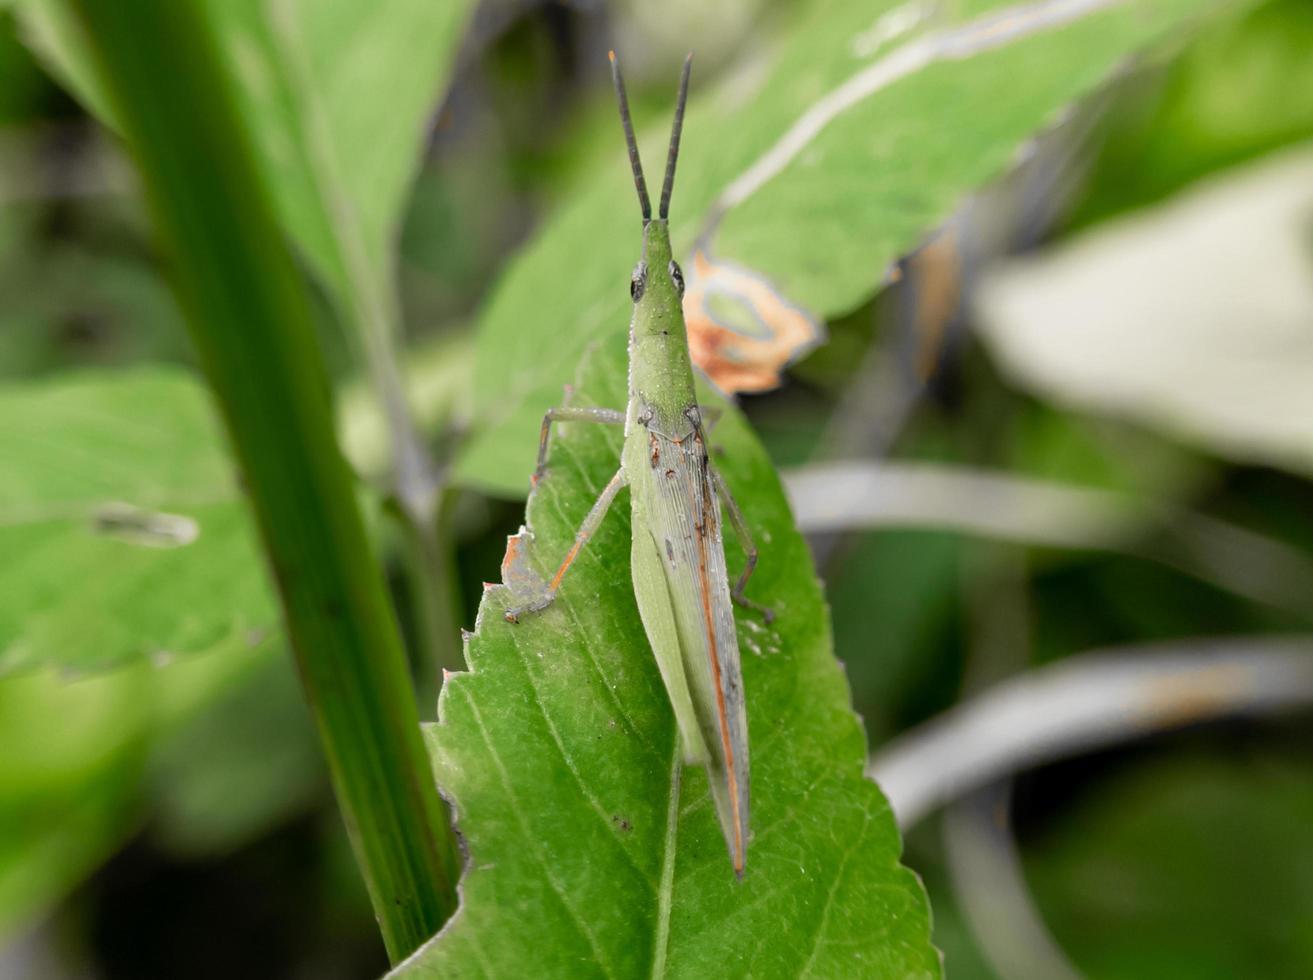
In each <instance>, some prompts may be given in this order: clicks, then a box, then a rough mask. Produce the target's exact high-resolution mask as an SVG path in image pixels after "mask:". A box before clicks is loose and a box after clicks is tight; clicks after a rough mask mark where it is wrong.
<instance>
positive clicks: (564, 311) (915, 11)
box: [461, 0, 1210, 493]
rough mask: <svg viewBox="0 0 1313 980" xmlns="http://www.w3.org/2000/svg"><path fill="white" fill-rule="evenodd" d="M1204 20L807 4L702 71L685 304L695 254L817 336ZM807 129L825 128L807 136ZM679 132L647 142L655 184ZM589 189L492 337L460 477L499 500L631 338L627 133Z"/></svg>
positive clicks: (530, 260)
mask: <svg viewBox="0 0 1313 980" xmlns="http://www.w3.org/2000/svg"><path fill="white" fill-rule="evenodd" d="M1208 6H1210V4H1208V3H1206V2H1201V0H1128V2H1124V3H1107V2H1098V0H1096V2H1083V0H1050V2H1047V3H1039V4H1031V5H1017V6H1010V5H1007V4H1005V3H1002V2H983V0H981V2H972V3H969V4H966V3H964V4H958V5H954V7H953V9H952V10H951V11H946V10H944V8H943V7H941V6H938V5H932V4H925V5H916V4H913V5H904V6H902V7H898V8H897V9H896V10H895V9H892V8H894V4H893V3H891V2H890V3H886V4H884V5H883V8H884V12H883V13H881V12H880V11H879V10H872V9H871V6H870V5H864V4H849V3H839V2H837V0H836V2H830V3H816V4H812V5H809V6H808V8H807V11H806V13H805V14H804V15H802V16H800V17H799V18H798V19H797V21H796V22H795V23H793V24H791V25H790V28H789V30H788V32H787V33H786V34H784V35H782V37H781V39H780V43H779V44H778V45H777V46H776V47H775V48H773V49H772V52H771V54H770V55H768V56H767V57H766V60H765V62H764V64H754V65H752V66H750V69H749V67H745V68H744V69H742V70H741V71H739V72H730V73H729V74H728V75H727V76H726V77H725V79H724V81H723V82H722V83H721V84H720V85H719V86H718V87H716V88H712V89H710V90H708V89H707V88H705V87H702V86H700V85H699V84H698V82H697V75H698V71H697V69H695V72H694V75H695V78H694V84H693V96H692V102H691V104H690V106H689V112H688V118H687V121H686V124H685V127H684V139H683V143H682V145H681V157H680V164H679V178H678V180H677V182H676V188H675V195H674V200H673V204H672V208H671V210H672V222H673V224H672V237H673V239H674V242H675V247H676V250H677V252H679V253H680V258H681V259H682V260H684V262H683V264H684V268H685V271H686V273H688V274H689V278H690V295H691V294H692V293H693V286H694V282H693V279H694V277H695V275H696V267H695V264H694V263H692V262H690V261H687V257H688V256H689V253H690V252H692V251H693V249H694V245H695V242H696V243H697V244H698V247H700V248H702V249H703V250H705V251H706V252H707V254H709V255H710V256H711V258H712V259H713V260H715V261H716V262H719V263H722V264H723V263H726V262H729V263H732V264H733V266H734V267H746V268H748V269H751V270H754V271H755V272H756V273H757V274H758V275H759V276H761V277H764V279H765V280H767V281H768V283H769V284H771V285H772V286H773V288H774V290H775V294H776V302H777V303H778V305H779V307H780V308H787V307H793V306H796V307H801V308H803V309H805V310H806V311H808V312H809V313H810V314H811V315H813V316H814V317H818V318H828V317H831V316H834V315H837V314H840V313H843V312H846V311H848V310H850V309H852V308H854V307H855V306H857V305H858V304H860V303H861V302H862V301H863V300H864V299H866V298H867V297H869V296H870V295H871V294H872V293H874V292H875V291H876V290H877V289H878V288H879V287H880V286H881V284H882V282H883V280H884V275H885V271H886V270H887V269H888V268H889V267H890V265H891V263H893V261H894V260H895V259H897V258H898V257H899V256H900V255H902V254H904V253H905V252H907V251H908V250H910V249H912V248H913V247H914V246H915V245H916V244H917V243H918V242H919V241H920V240H921V238H922V236H923V235H925V233H926V232H927V231H928V230H929V229H931V228H933V227H934V226H935V225H936V224H938V223H940V222H942V221H943V220H945V219H946V218H947V217H948V216H949V215H951V214H952V213H953V211H954V210H955V209H956V208H957V207H958V206H959V205H960V204H961V203H962V201H963V199H964V198H965V197H966V195H967V194H969V193H970V192H971V191H973V190H974V189H976V188H978V187H980V186H981V185H982V184H984V183H986V182H987V181H989V180H991V179H992V178H994V177H996V176H998V175H999V174H1001V173H1002V172H1004V171H1005V170H1006V169H1007V168H1008V166H1009V165H1010V163H1011V162H1012V160H1013V159H1014V158H1015V156H1016V154H1017V153H1018V152H1019V151H1020V150H1021V149H1022V148H1023V147H1024V145H1025V143H1026V141H1027V140H1028V139H1030V138H1031V137H1033V136H1034V135H1035V134H1036V133H1037V132H1039V131H1040V130H1042V129H1043V128H1044V127H1045V126H1047V125H1049V124H1051V123H1052V122H1053V120H1054V119H1055V118H1057V116H1058V115H1059V113H1060V110H1061V109H1062V108H1063V107H1064V106H1067V105H1069V104H1070V103H1071V102H1073V101H1074V100H1076V99H1078V98H1080V97H1081V96H1082V95H1083V94H1085V93H1088V92H1089V91H1091V90H1092V89H1093V88H1094V87H1095V86H1097V85H1098V84H1099V83H1100V82H1102V81H1103V80H1104V79H1106V78H1107V77H1108V76H1109V75H1110V74H1111V73H1112V72H1113V70H1114V69H1115V68H1116V66H1117V65H1118V64H1119V63H1121V61H1122V60H1123V59H1124V58H1125V57H1126V56H1127V55H1128V54H1129V53H1131V52H1133V51H1135V50H1136V49H1138V48H1140V47H1141V46H1143V45H1145V44H1147V43H1149V42H1151V41H1152V40H1154V39H1156V38H1159V37H1161V36H1163V34H1164V33H1165V32H1167V31H1168V30H1170V29H1172V28H1174V27H1178V26H1179V25H1180V24H1181V23H1182V22H1183V21H1184V20H1185V19H1186V18H1187V17H1188V16H1189V15H1191V14H1192V13H1194V12H1197V11H1199V10H1201V9H1204V8H1205V7H1208ZM1005 12H1007V13H1008V14H1009V16H1004V13H1005ZM621 54H622V55H623V54H624V52H621ZM863 83H865V85H863ZM672 95H673V91H672ZM830 109H838V111H837V112H830V111H829V110H830ZM809 113H810V115H809ZM811 119H816V120H819V122H820V123H821V125H819V126H818V127H815V129H814V131H808V130H807V126H806V122H807V120H811ZM667 125H668V124H667V123H666V122H665V121H664V120H663V121H662V123H661V125H659V126H658V127H657V128H656V130H655V131H652V132H648V133H646V134H645V138H644V139H643V140H642V141H641V142H642V149H643V157H644V159H645V160H646V161H647V166H648V169H649V170H650V171H653V172H655V171H657V170H658V168H659V167H660V165H661V161H662V159H663V157H664V150H665V140H666V138H667V133H668V130H667ZM808 132H812V135H810V136H808ZM795 137H796V138H795ZM777 163H778V164H779V166H778V167H775V166H774V165H775V164H777ZM754 168H761V169H754ZM649 177H650V179H652V180H654V181H655V180H656V179H657V178H656V177H655V176H653V175H652V174H649ZM585 186H586V187H587V190H586V191H584V192H582V193H580V194H579V195H578V196H577V197H576V198H575V199H574V200H573V201H572V202H571V203H570V204H569V205H568V206H567V207H565V208H564V209H563V210H562V211H561V212H560V213H559V214H558V215H557V216H556V218H555V219H554V220H553V221H552V222H550V223H549V224H548V225H547V227H546V228H545V229H544V230H543V232H542V234H541V235H540V236H539V237H538V239H537V241H536V242H535V243H534V244H533V245H532V246H531V247H530V248H529V249H528V250H527V251H526V252H525V253H524V255H523V257H522V258H521V260H520V261H519V262H518V263H516V264H515V265H514V266H513V267H512V269H511V270H510V271H509V272H508V274H507V275H506V277H505V279H504V280H503V282H502V284H501V287H500V288H499V289H498V290H497V292H496V294H495V295H494V296H493V298H492V300H491V302H490V303H489V305H488V307H487V310H486V312H485V314H484V316H483V319H482V322H481V329H480V336H479V344H480V349H479V360H478V368H477V374H476V378H475V387H476V399H477V402H478V405H479V408H480V410H481V412H482V413H483V415H484V417H485V419H486V421H487V423H488V424H487V427H486V430H485V431H484V433H483V436H482V437H481V438H480V439H478V440H477V441H476V442H475V444H474V445H473V446H472V447H471V448H470V451H469V452H468V454H467V456H466V457H465V459H464V461H463V463H462V467H461V472H462V474H463V475H464V476H465V477H466V478H467V479H469V480H471V481H474V482H476V483H479V484H482V485H484V486H487V487H491V488H494V489H497V490H499V491H504V492H514V493H522V492H523V488H524V483H523V477H524V474H525V473H526V472H527V471H528V468H529V466H530V465H531V462H532V455H533V433H534V432H535V430H536V428H537V425H538V423H539V421H540V420H541V418H542V412H543V410H544V409H545V408H547V407H548V406H549V405H550V404H552V403H553V402H555V401H557V400H559V397H560V389H561V385H562V383H563V381H565V380H566V379H567V378H568V377H569V376H570V373H571V371H572V368H573V365H574V364H576V363H577V361H578V358H579V356H580V354H581V353H582V352H583V350H584V349H585V348H586V347H587V345H588V344H590V343H593V342H595V341H597V340H599V339H604V338H607V337H609V336H613V335H617V334H620V335H622V334H623V333H624V330H625V325H626V323H627V321H628V315H629V314H628V310H629V299H628V294H627V284H628V281H629V272H630V268H631V266H632V263H633V262H634V261H636V260H637V258H638V252H637V247H638V227H639V223H638V211H637V205H636V203H635V201H634V192H633V188H632V186H631V184H630V181H629V174H628V167H627V165H626V164H625V162H624V158H623V143H622V140H621V138H620V135H619V127H618V125H617V127H616V135H615V144H614V150H613V152H612V153H611V154H610V156H609V158H608V159H607V160H606V161H605V162H604V165H603V166H602V167H601V169H599V171H598V172H597V173H596V174H595V177H594V179H593V180H591V181H588V182H587V183H586V184H585ZM725 208H727V210H725V211H724V214H723V217H721V218H720V220H719V221H717V220H716V216H717V214H718V213H719V212H720V211H721V210H722V209H725Z"/></svg>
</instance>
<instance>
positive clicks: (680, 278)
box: [670, 259, 684, 299]
mask: <svg viewBox="0 0 1313 980" xmlns="http://www.w3.org/2000/svg"><path fill="white" fill-rule="evenodd" d="M670 278H671V279H673V280H675V288H676V289H678V290H679V297H680V299H683V298H684V270H683V269H681V268H680V267H679V263H678V262H676V261H675V260H674V259H671V260H670Z"/></svg>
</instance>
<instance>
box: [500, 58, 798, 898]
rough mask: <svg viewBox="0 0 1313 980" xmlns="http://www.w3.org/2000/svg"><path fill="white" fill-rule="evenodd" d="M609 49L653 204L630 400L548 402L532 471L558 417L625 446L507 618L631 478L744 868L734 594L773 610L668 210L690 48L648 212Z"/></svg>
mask: <svg viewBox="0 0 1313 980" xmlns="http://www.w3.org/2000/svg"><path fill="white" fill-rule="evenodd" d="M610 58H611V76H612V79H613V81H614V82H615V90H616V99H617V101H618V102H619V104H620V121H621V123H622V125H623V126H624V131H625V143H626V145H627V146H628V149H629V163H630V166H631V167H632V168H633V171H634V186H635V188H636V189H637V191H638V203H639V206H640V207H641V209H642V212H643V255H642V258H641V259H640V260H639V262H638V265H637V266H635V268H634V274H633V278H632V279H631V280H630V283H629V293H630V296H631V297H632V298H633V301H634V313H633V318H632V319H631V320H630V324H629V409H628V411H627V412H621V411H618V410H614V409H606V408H585V407H566V408H553V409H551V410H549V411H548V412H547V414H546V416H545V417H544V418H543V426H542V434H541V437H540V439H539V443H538V466H537V468H536V470H535V471H534V477H533V482H534V485H537V483H538V481H539V480H540V479H542V477H543V474H544V473H545V472H546V465H547V440H548V435H549V433H550V431H551V426H552V423H553V422H601V423H608V424H612V425H623V426H624V427H625V444H624V450H623V452H622V454H621V458H620V468H619V470H617V471H616V474H615V476H613V477H612V478H611V481H610V482H609V483H608V484H607V485H606V488H605V489H604V490H603V491H602V493H601V496H599V497H598V498H597V502H596V503H595V504H593V508H592V510H590V511H589V513H588V516H587V517H586V518H584V522H583V524H582V525H581V526H580V528H579V531H578V533H577V534H575V539H574V545H573V546H572V547H571V548H570V551H569V553H568V554H567V555H566V556H565V560H564V561H562V562H561V565H560V568H558V569H557V571H556V574H555V575H554V576H553V577H552V580H551V582H550V583H545V582H542V581H541V580H536V581H533V580H532V579H531V577H530V576H527V575H525V574H524V573H523V571H522V570H521V571H517V570H516V569H515V567H514V566H515V565H516V560H515V556H514V554H513V553H512V552H510V551H508V555H507V563H506V569H507V572H508V575H507V584H508V585H510V586H511V589H512V593H513V594H515V595H516V596H517V598H518V599H522V600H524V601H523V602H522V603H521V604H519V605H516V606H514V607H512V608H510V609H508V610H507V612H506V618H507V619H508V620H509V621H510V622H512V623H513V622H516V621H517V620H518V618H519V617H520V616H521V615H523V614H524V613H527V612H533V611H536V610H539V609H544V608H546V607H547V606H548V605H549V604H550V603H551V602H552V600H553V599H555V598H556V593H557V590H558V589H559V588H560V586H561V581H562V579H563V578H564V577H565V573H566V571H567V570H568V569H569V568H570V565H571V564H572V563H573V562H574V560H575V558H576V557H577V556H578V555H579V552H580V551H581V550H582V549H583V548H584V546H585V545H586V544H587V543H588V540H589V538H591V537H592V535H593V533H594V532H595V531H596V530H597V528H598V526H599V525H600V524H601V523H602V519H603V518H604V517H605V516H606V512H607V510H608V508H609V507H610V506H611V502H612V501H613V500H615V497H616V494H617V493H619V492H620V489H621V488H622V487H624V486H628V487H629V488H630V496H631V500H632V506H633V535H632V539H633V540H632V551H631V563H632V567H633V579H634V595H635V597H636V598H637V600H638V610H639V614H640V616H641V617H642V620H643V628H644V629H645V630H646V631H647V637H648V641H649V642H650V643H651V645H652V652H653V653H654V654H655V655H656V661H657V666H658V668H659V669H660V671H661V679H662V680H663V681H664V682H665V686H666V692H667V694H668V695H669V697H670V704H671V707H672V708H673V709H674V712H675V720H676V722H677V724H678V727H679V737H680V743H681V750H682V755H683V760H684V762H685V764H687V765H705V766H706V767H707V770H708V776H709V779H710V783H711V794H712V797H713V799H714V800H715V804H716V813H717V815H718V816H719V818H720V824H721V828H722V829H723V831H724V834H725V843H726V845H727V846H728V847H729V854H730V860H731V861H732V862H733V865H734V870H735V872H736V873H737V874H739V875H742V873H743V867H744V863H745V860H746V851H747V839H748V717H747V709H746V706H745V704H744V696H743V674H742V671H741V669H740V663H739V645H738V637H737V635H736V634H735V629H734V612H733V609H732V607H731V605H730V603H731V601H733V602H737V603H738V604H740V605H742V606H746V607H748V608H751V609H755V610H756V611H757V612H759V613H761V614H762V615H764V616H765V617H766V621H767V622H769V621H770V620H771V618H772V614H771V612H770V610H768V609H766V608H765V607H763V606H759V605H757V604H756V603H754V602H752V601H751V600H750V599H748V598H747V597H746V596H745V595H744V594H743V590H744V588H745V587H746V586H747V584H748V579H749V578H750V577H751V576H752V571H753V569H754V568H755V567H756V564H757V549H756V546H755V545H754V544H753V542H752V535H751V534H750V533H749V531H748V528H747V524H746V523H745V522H744V520H743V514H742V512H741V511H740V510H739V508H738V505H737V504H736V503H735V502H734V498H733V496H732V495H731V494H730V492H729V488H728V487H727V486H726V485H725V481H724V479H723V478H722V477H721V475H720V474H719V473H718V472H717V471H716V468H715V467H714V466H712V464H711V460H710V458H709V457H708V454H707V435H706V430H705V429H704V427H703V420H702V413H701V411H700V410H699V409H698V403H697V396H696V394H695V391H694V382H693V365H692V362H691V361H690V360H689V351H688V336H687V333H686V332H685V328H684V314H683V309H682V308H681V300H682V298H683V295H684V275H683V273H682V272H681V271H680V268H679V263H677V262H676V261H675V260H674V257H673V256H672V255H671V249H670V229H669V225H668V223H667V218H668V215H669V210H670V192H671V188H672V187H673V186H674V181H675V162H676V159H677V158H678V156H679V136H680V130H681V128H682V126H683V121H684V103H685V101H686V100H687V98H688V76H689V69H690V67H691V65H692V55H690V56H689V58H688V59H687V60H685V62H684V71H683V74H682V76H681V78H680V82H679V100H678V102H677V103H676V107H675V122H674V126H673V128H672V130H671V134H670V152H669V155H668V156H667V157H666V174H665V181H664V183H663V184H662V187H661V207H660V209H659V210H658V212H657V216H656V218H653V217H652V204H651V202H650V200H649V199H648V196H647V185H646V183H645V182H644V180H643V166H642V163H641V162H640V161H639V158H638V145H637V143H636V141H635V139H634V127H633V123H632V121H631V120H630V117H629V101H628V99H627V98H626V96H625V85H624V80H623V79H622V78H621V75H620V66H619V65H618V64H617V63H616V58H615V52H611V55H610ZM722 503H723V504H724V507H725V510H726V512H727V513H728V515H729V519H730V522H731V523H732V524H733V525H734V530H735V531H736V532H737V534H738V537H739V540H740V542H741V543H742V545H743V549H744V551H745V552H746V553H747V561H746V564H745V565H744V568H743V572H742V574H741V575H740V576H739V579H738V582H737V583H736V584H735V585H734V587H733V589H732V590H731V589H730V586H729V575H728V572H727V570H726V567H725V547H724V543H723V539H722V537H721V520H720V505H721V504H722Z"/></svg>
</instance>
